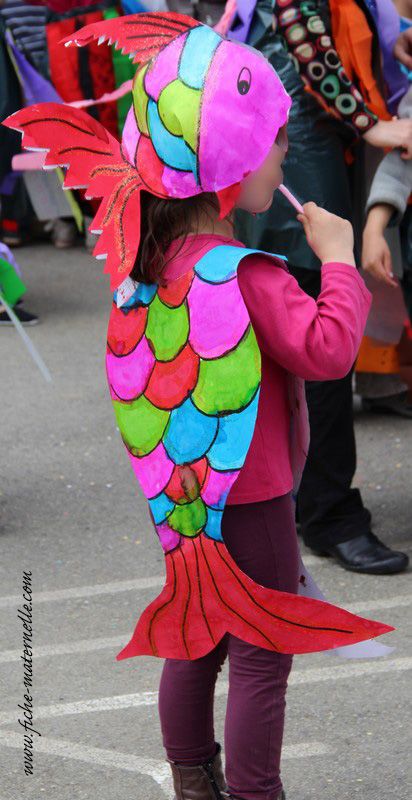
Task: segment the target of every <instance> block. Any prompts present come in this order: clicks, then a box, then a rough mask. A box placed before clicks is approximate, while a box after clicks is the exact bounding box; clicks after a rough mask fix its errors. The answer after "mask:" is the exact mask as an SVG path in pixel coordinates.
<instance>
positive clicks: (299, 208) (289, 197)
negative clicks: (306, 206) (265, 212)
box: [278, 183, 304, 214]
mask: <svg viewBox="0 0 412 800" xmlns="http://www.w3.org/2000/svg"><path fill="white" fill-rule="evenodd" d="M278 189H279V191H280V192H282V194H283V196H284V197H286V200H289V203H291V205H292V206H293V208H296V211H298V212H299V214H303V213H304V211H303V207H302V206H301V204H300V203H299V200H296V197H294V195H293V194H292V192H290V191H289V189H287V188H286V186H284V185H283V183H281V184H280V186H278Z"/></svg>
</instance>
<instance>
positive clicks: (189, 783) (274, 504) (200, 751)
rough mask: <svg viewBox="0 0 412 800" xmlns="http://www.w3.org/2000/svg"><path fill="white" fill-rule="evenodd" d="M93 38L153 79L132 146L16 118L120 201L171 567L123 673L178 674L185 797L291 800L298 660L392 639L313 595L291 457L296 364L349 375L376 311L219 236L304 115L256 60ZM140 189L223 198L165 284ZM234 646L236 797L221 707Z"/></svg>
mask: <svg viewBox="0 0 412 800" xmlns="http://www.w3.org/2000/svg"><path fill="white" fill-rule="evenodd" d="M94 40H97V41H98V42H99V44H102V43H103V42H107V43H108V44H114V45H115V47H118V48H121V49H122V51H123V52H124V53H127V54H129V55H130V57H131V58H132V59H133V61H134V62H135V63H136V64H137V65H138V68H137V72H136V75H135V78H134V84H133V106H132V108H131V109H130V111H129V113H128V116H127V119H126V123H125V127H124V131H123V137H122V142H121V144H120V143H119V142H118V141H117V140H116V139H114V138H113V137H112V136H111V135H110V134H109V133H108V132H107V131H106V130H105V129H104V128H103V127H102V125H100V124H99V123H98V122H96V121H95V120H94V119H92V118H91V117H90V116H88V115H87V114H86V113H84V112H82V111H80V110H76V109H73V108H68V107H66V106H64V105H57V104H52V103H47V104H42V105H38V106H32V107H31V108H27V109H24V110H22V111H19V112H17V113H16V114H14V115H12V116H11V117H9V118H8V119H7V121H6V124H7V125H8V126H9V127H12V128H14V129H16V130H18V131H20V132H22V133H23V146H24V147H26V148H28V149H44V150H47V151H48V153H47V156H46V160H45V166H46V167H51V166H55V165H61V166H65V167H66V168H67V173H66V179H65V186H66V187H68V188H75V187H76V188H78V187H80V186H82V187H86V188H87V196H88V197H100V198H102V200H101V204H100V208H99V211H98V213H97V215H96V217H95V219H94V222H93V224H92V230H93V231H94V232H98V233H100V239H99V242H98V244H97V246H96V248H95V251H94V254H95V255H96V256H97V257H98V258H106V259H107V260H106V268H105V271H106V272H109V273H110V276H111V287H112V289H114V290H115V292H114V298H113V305H112V311H111V316H110V321H109V328H108V343H107V360H106V365H107V377H108V382H109V388H110V394H111V398H112V401H113V405H114V410H115V414H116V420H117V424H118V427H119V430H120V432H121V435H122V438H123V441H124V443H125V446H126V448H127V453H128V456H129V459H130V462H131V465H132V468H133V470H134V472H135V474H136V477H137V478H138V481H139V483H140V486H141V488H142V490H143V492H144V494H145V496H146V498H147V499H148V502H149V507H150V512H151V516H152V519H153V522H154V525H155V529H156V532H157V534H158V537H159V539H160V542H161V545H162V547H163V550H164V553H165V560H166V571H167V577H166V584H165V587H164V589H163V591H162V592H161V593H160V595H159V596H158V597H157V598H156V599H155V600H154V601H153V602H152V603H151V604H150V605H149V606H148V607H147V608H146V610H145V611H144V612H143V614H142V615H141V617H140V619H139V621H138V623H137V626H136V629H135V632H134V634H133V636H132V638H131V640H130V642H129V644H127V645H126V647H124V648H123V650H122V651H121V652H120V653H119V655H118V656H117V658H118V659H124V658H128V657H131V656H136V655H154V656H160V657H162V658H165V659H166V662H165V667H164V671H163V675H162V681H161V687H160V699H159V703H160V714H161V722H162V731H163V741H164V744H165V747H166V750H167V754H168V759H169V761H170V763H171V766H172V771H173V776H174V785H175V791H176V797H177V798H178V800H209V798H216V800H217V799H218V798H223V797H236V798H242V800H255V798H256V797H257V796H259V798H262V800H277V798H280V797H281V796H283V790H282V785H281V782H280V777H279V759H280V749H281V741H282V732H283V714H284V696H285V691H286V682H287V676H288V673H289V670H290V668H291V654H292V653H308V652H314V651H319V650H325V649H332V648H337V647H340V646H342V645H344V646H345V645H352V644H354V643H356V642H362V641H364V640H367V639H371V638H373V637H376V636H378V635H380V634H382V633H385V632H387V631H390V630H392V628H390V627H389V626H387V625H384V624H382V623H378V622H373V621H370V620H365V619H363V618H360V617H358V616H355V615H353V614H351V613H349V612H347V611H345V610H343V609H340V608H337V607H336V606H333V605H330V604H329V603H326V602H321V601H318V600H313V599H311V598H308V597H302V596H298V595H297V590H298V580H299V565H298V556H297V545H296V531H295V528H294V521H293V512H292V502H291V490H292V466H293V464H292V462H294V465H295V466H297V467H298V471H299V469H300V470H301V469H302V466H303V460H304V450H305V443H304V441H303V436H302V431H303V430H304V414H305V408H304V393H303V390H302V383H301V382H299V381H298V380H297V379H296V380H295V379H294V378H293V377H292V376H291V375H289V373H290V371H291V368H292V367H293V365H294V359H295V355H296V354H299V353H300V356H299V359H300V360H299V359H298V358H297V355H296V359H297V360H296V365H295V366H296V370H295V371H296V372H297V374H298V375H300V376H301V377H312V378H313V376H314V375H315V376H316V375H317V374H319V377H320V378H322V376H323V374H324V371H325V370H326V372H327V373H328V377H330V378H331V377H335V373H336V376H339V374H340V373H341V372H342V370H343V371H344V370H345V369H346V371H348V370H349V368H350V366H351V363H352V361H353V358H354V354H355V352H356V348H357V346H358V343H359V341H360V337H361V334H362V328H363V325H364V322H365V319H366V315H367V312H368V309H369V302H370V298H369V296H368V293H367V291H366V289H365V287H364V286H363V283H362V281H361V279H360V278H359V276H358V274H357V273H356V270H355V269H353V267H352V266H350V265H348V264H342V263H339V264H327V268H326V272H325V276H326V277H325V292H324V295H323V298H322V299H321V300H320V301H318V303H319V305H317V304H316V303H315V301H313V300H311V299H310V298H308V297H307V296H306V295H304V294H303V292H301V291H300V290H299V288H298V287H297V284H296V283H295V281H294V280H293V278H291V276H290V275H289V274H288V272H287V270H286V269H285V266H284V263H283V262H282V260H281V259H279V258H276V257H273V256H267V255H265V254H259V253H258V252H256V251H249V250H245V249H244V248H243V247H242V245H241V244H240V243H239V242H235V241H234V240H233V239H232V237H231V236H222V235H221V234H220V235H219V231H221V230H222V229H221V228H219V225H223V224H224V222H223V221H224V220H225V219H227V218H230V212H231V211H232V210H233V208H234V207H235V205H236V203H238V202H240V201H241V198H242V191H243V187H244V186H245V185H246V182H247V181H248V180H249V178H250V176H253V175H254V174H255V173H256V174H257V173H258V171H259V169H260V168H261V167H262V165H263V164H267V163H268V160H270V159H271V158H272V159H273V153H277V152H278V150H279V148H282V146H283V147H284V144H282V134H283V132H284V127H285V125H286V123H287V119H288V112H289V108H290V104H291V99H290V97H289V96H288V95H287V93H286V92H285V90H284V88H283V86H282V84H281V82H280V80H279V78H278V76H277V75H276V73H275V71H274V70H273V68H272V67H271V66H270V65H269V64H268V63H267V61H266V60H265V59H264V58H263V57H262V56H261V55H260V54H259V53H257V52H256V51H254V50H253V49H251V48H248V47H245V46H243V45H238V44H235V43H233V42H228V41H227V40H225V39H223V38H222V37H221V36H219V35H218V34H217V33H215V32H214V31H213V30H211V29H210V28H208V27H207V26H204V25H202V24H200V23H199V22H197V21H196V20H193V19H191V18H188V17H185V16H182V15H179V14H172V13H164V14H160V13H159V14H157V13H156V14H151V13H147V14H146V13H142V14H139V15H135V16H131V17H120V18H118V19H115V20H111V21H108V22H99V23H96V24H92V25H89V26H87V27H86V28H84V29H81V30H79V31H76V33H75V35H73V37H72V38H71V39H69V40H68V41H67V42H66V44H67V45H68V46H70V45H77V46H83V45H87V44H88V43H89V42H92V41H94ZM276 158H278V156H276ZM272 172H273V170H272ZM278 182H279V181H278ZM272 184H273V174H272ZM274 188H275V186H274V185H272V186H271V190H270V192H271V194H272V193H273V189H274ZM142 192H145V193H149V194H150V195H153V196H155V197H157V198H160V199H165V200H167V199H169V200H170V199H171V200H176V199H178V200H183V199H184V198H191V197H193V198H194V197H196V196H197V195H201V194H202V193H213V194H214V196H215V197H216V198H217V201H218V204H219V208H220V214H219V220H221V221H222V222H220V221H219V220H218V219H217V216H218V215H217V213H216V219H215V222H216V229H217V230H218V233H217V234H213V233H211V232H209V231H206V233H204V234H203V235H193V236H188V237H187V238H185V237H184V241H183V243H182V242H180V244H179V242H176V241H173V242H172V243H171V245H170V248H169V249H168V251H167V254H166V266H165V268H164V270H163V272H162V274H161V275H160V276H159V280H157V281H152V282H147V281H144V280H140V282H136V281H135V280H133V279H132V278H130V277H129V274H130V272H131V271H132V275H136V274H139V268H142V269H143V274H144V266H145V265H141V264H140V265H139V253H140V250H139V246H140V219H141V217H140V215H141V205H142V202H143V197H142ZM250 210H261V208H260V206H259V207H258V208H254V207H253V202H252V207H251V208H250ZM323 213H324V214H326V212H323ZM334 219H335V220H337V219H338V218H334ZM142 221H143V220H142ZM302 221H304V222H305V224H308V223H307V220H306V218H302ZM227 224H229V223H227ZM229 229H230V225H229ZM189 230H190V226H188V228H187V232H188V231H189ZM308 230H309V229H308ZM136 269H137V273H136ZM259 270H260V271H262V270H263V272H262V275H263V278H262V281H261V283H259ZM140 274H141V273H140ZM251 276H252V280H251ZM253 276H255V277H256V280H257V282H256V284H255V283H254V277H253ZM261 277H262V276H261ZM273 281H275V282H276V291H275V292H272V290H271V289H270V286H269V285H270V284H271V283H272V282H273ZM266 285H267V286H268V287H269V289H268V291H266V289H265V286H266ZM335 285H338V286H340V288H339V290H338V288H335ZM255 286H256V287H257V294H255V296H253V292H254V287H255ZM248 287H249V288H248ZM259 287H260V288H259ZM247 295H248V297H247ZM292 295H293V297H292ZM287 296H291V297H292V300H290V301H289V300H287V301H286V300H285V298H286V297H287ZM246 301H247V302H246ZM285 302H287V303H289V306H288V314H289V317H288V316H286V318H285V313H284V312H285ZM321 303H323V306H324V307H325V309H326V311H325V314H324V317H323V318H322V319H320V317H321V316H322V311H321V310H320V309H321ZM282 304H283V305H282ZM251 310H253V314H251V313H250V312H251ZM265 314H266V316H265ZM282 315H283V321H281V320H280V317H281V316H282ZM252 316H253V325H252V321H251V317H252ZM331 316H332V317H336V319H337V325H335V321H334V320H333V319H332V320H330V319H329V321H328V317H331ZM309 318H310V319H309ZM322 325H323V326H326V329H327V330H328V336H329V344H328V345H327V344H325V342H324V341H322V339H321V338H319V333H320V329H321V327H322ZM311 330H313V331H314V333H313V336H312V334H311V333H310V331H311ZM348 331H349V333H348ZM311 336H312V339H311V340H310V345H308V347H307V350H306V351H305V353H304V355H302V352H303V350H305V346H306V345H305V341H306V339H307V337H309V338H310V337H311ZM325 338H327V337H326V336H325ZM331 343H332V344H331ZM328 347H330V348H331V350H330V352H326V351H327V348H328ZM271 348H272V349H271ZM283 350H285V351H286V350H287V351H288V352H287V353H286V352H285V354H284V355H282V351H283ZM309 350H311V353H310V354H309ZM342 352H343V353H345V356H344V357H342V358H343V360H342V358H340V355H341V353H342ZM321 362H324V364H326V366H323V367H322V365H321ZM332 364H333V366H332ZM272 391H273V396H272V394H271V392H272ZM259 415H260V417H259ZM263 418H264V419H265V420H266V422H265V424H266V425H267V427H266V429H265V430H264V432H263V434H262V430H261V426H262V420H263ZM259 419H260V423H259ZM259 425H260V427H259ZM289 429H291V437H290V440H289ZM270 448H271V449H270ZM295 456H296V457H295ZM276 479H278V484H277V486H275V482H276ZM253 482H254V483H253ZM252 483H253V491H252V490H250V491H249V489H250V487H251V486H252ZM255 501H256V502H255ZM229 544H230V548H229V547H228V545H229ZM265 548H266V549H265ZM229 549H230V551H229ZM234 554H236V559H235V558H234V557H233V555H234ZM253 560H254V563H253ZM249 562H250V567H248V564H249ZM274 562H276V563H275V566H276V569H275V567H274V566H273V565H274ZM240 565H242V566H245V567H246V568H245V569H242V568H241V566H240ZM265 570H266V573H265ZM248 571H249V574H247V572H248ZM275 572H277V574H276V575H275V574H274V573H275ZM253 575H254V576H255V577H253ZM227 652H229V661H230V670H231V676H230V688H229V702H228V712H227V717H226V740H225V745H226V778H227V784H226V782H225V779H224V777H223V772H222V768H221V761H220V745H218V744H217V743H216V742H215V741H214V733H213V707H212V704H213V689H214V683H215V681H216V677H217V673H218V671H219V670H220V667H221V664H222V663H223V660H224V658H225V656H226V654H227ZM242 669H243V670H244V672H243V677H242V678H241V679H240V678H239V675H240V673H241V671H242ZM232 673H233V679H232ZM258 686H260V689H259V691H258V690H257V687H258ZM274 720H275V721H274ZM268 726H269V727H268ZM272 728H273V735H272V736H269V740H270V741H269V743H268V737H267V735H266V732H267V730H268V729H272ZM268 765H269V766H268Z"/></svg>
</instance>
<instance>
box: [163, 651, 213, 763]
mask: <svg viewBox="0 0 412 800" xmlns="http://www.w3.org/2000/svg"><path fill="white" fill-rule="evenodd" d="M226 654H227V637H224V638H223V639H222V640H221V642H220V643H219V644H218V645H217V647H215V648H214V649H213V650H212V651H211V652H210V653H208V654H207V655H206V656H203V658H197V659H195V660H194V661H182V660H180V659H174V658H167V659H166V660H165V663H164V666H163V671H162V676H161V680H160V687H159V715H160V723H161V729H162V736H163V745H164V748H165V750H166V753H167V757H168V758H169V759H170V760H171V761H176V762H178V763H179V764H182V765H186V766H195V765H197V764H202V763H203V762H205V761H207V760H208V759H210V758H213V756H214V755H215V752H216V742H215V735H214V725H213V699H214V690H215V683H216V678H217V675H218V673H219V672H220V670H221V666H222V664H223V662H224V660H225V658H226Z"/></svg>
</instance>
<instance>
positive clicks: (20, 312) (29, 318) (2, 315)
mask: <svg viewBox="0 0 412 800" xmlns="http://www.w3.org/2000/svg"><path fill="white" fill-rule="evenodd" d="M13 311H14V313H15V315H16V317H17V319H18V320H20V322H21V324H22V325H36V324H37V323H38V321H39V318H38V317H36V315H35V314H31V313H30V311H25V309H24V308H17V307H16V306H14V308H13ZM5 325H8V326H10V325H13V322H12V321H11V319H10V317H9V315H8V313H7V311H0V326H1V327H4V326H5Z"/></svg>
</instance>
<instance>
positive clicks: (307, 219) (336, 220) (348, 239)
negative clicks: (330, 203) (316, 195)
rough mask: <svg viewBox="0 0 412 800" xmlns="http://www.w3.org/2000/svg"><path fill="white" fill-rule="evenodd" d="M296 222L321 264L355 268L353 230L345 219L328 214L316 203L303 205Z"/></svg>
mask: <svg viewBox="0 0 412 800" xmlns="http://www.w3.org/2000/svg"><path fill="white" fill-rule="evenodd" d="M303 211H304V213H303V214H298V220H299V222H301V223H302V225H303V228H304V230H305V235H306V240H307V243H308V245H309V247H310V248H311V249H312V250H313V252H314V253H315V255H316V256H317V257H318V258H319V259H320V261H321V262H322V264H326V263H327V262H329V261H341V262H343V263H345V264H351V265H352V266H353V267H355V266H356V265H355V258H354V255H353V230H352V225H351V224H350V222H348V220H347V219H342V217H337V216H336V214H330V212H329V211H325V209H324V208H319V206H317V205H316V203H305V205H304V206H303Z"/></svg>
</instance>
